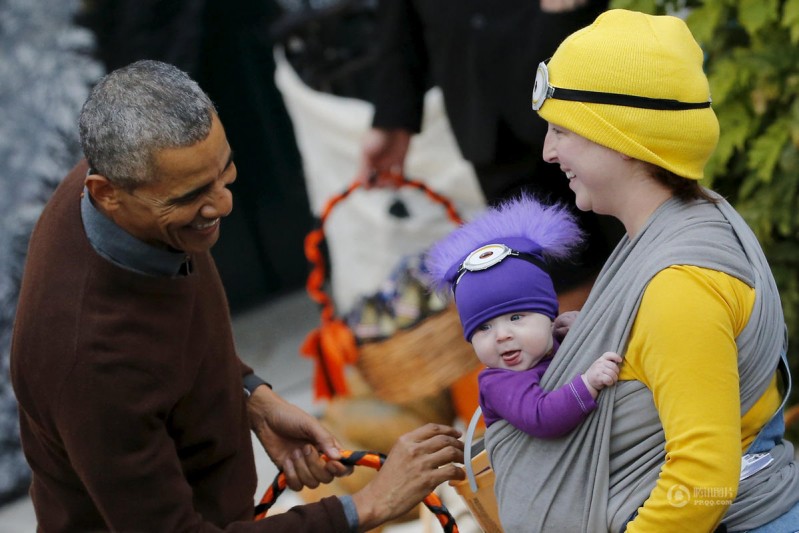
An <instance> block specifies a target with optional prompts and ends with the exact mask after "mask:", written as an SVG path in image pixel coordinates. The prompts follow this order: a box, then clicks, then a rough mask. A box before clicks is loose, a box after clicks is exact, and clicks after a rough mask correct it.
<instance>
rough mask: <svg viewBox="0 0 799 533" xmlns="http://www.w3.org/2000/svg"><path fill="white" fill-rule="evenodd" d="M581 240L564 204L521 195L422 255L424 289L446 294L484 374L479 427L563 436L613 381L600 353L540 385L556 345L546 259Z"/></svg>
mask: <svg viewBox="0 0 799 533" xmlns="http://www.w3.org/2000/svg"><path fill="white" fill-rule="evenodd" d="M581 242H582V234H581V232H580V229H579V227H578V226H577V223H576V222H575V220H574V218H573V217H572V215H571V214H570V213H569V211H568V210H567V209H566V208H565V207H562V206H559V205H555V206H545V205H542V204H540V203H538V202H537V201H536V200H534V199H533V198H531V197H529V196H522V197H520V198H519V199H515V200H508V201H506V202H505V203H503V204H501V205H499V206H497V207H493V208H490V209H489V210H488V211H486V212H485V213H484V214H482V215H481V216H480V217H478V218H476V219H475V220H473V221H471V222H469V223H467V224H465V225H463V226H461V227H460V228H458V229H457V230H455V231H454V232H452V233H451V234H449V235H448V236H447V237H445V238H444V239H442V240H441V241H439V242H437V243H436V244H435V245H434V246H433V247H432V248H431V249H430V251H429V252H428V253H427V255H426V258H425V260H426V267H427V269H428V270H429V272H430V275H431V278H432V280H431V283H432V285H433V287H434V288H435V289H437V290H445V289H448V290H450V291H451V293H452V295H453V297H454V299H455V305H456V307H457V309H458V315H459V316H460V320H461V325H462V326H463V334H464V337H465V338H466V340H467V341H469V342H471V344H472V346H473V347H474V351H475V353H476V354H477V357H478V358H479V359H480V361H481V362H482V363H483V364H485V365H486V367H487V368H486V369H484V370H483V371H482V372H481V373H480V375H479V377H478V383H479V390H480V396H479V403H480V407H481V409H482V411H483V418H484V419H485V423H486V426H490V425H491V424H493V423H494V422H496V421H497V420H499V419H504V420H506V421H508V422H509V423H510V424H512V425H513V426H515V427H516V428H518V429H520V430H522V431H524V432H526V433H528V434H529V435H531V436H533V437H538V438H555V437H559V436H562V435H565V434H567V433H569V432H570V431H571V430H573V429H574V428H575V427H577V426H578V425H579V424H580V423H581V422H582V421H583V420H584V419H585V418H586V416H587V415H588V414H589V413H590V412H591V411H592V410H594V409H595V408H596V398H597V396H598V395H599V391H600V390H602V389H603V388H605V387H608V386H611V385H613V384H615V383H616V381H617V380H618V377H619V364H621V361H622V359H621V357H620V356H619V355H618V354H617V353H614V352H605V353H604V354H602V355H601V356H600V357H599V358H598V359H597V360H596V361H594V363H593V364H592V365H591V366H590V367H589V368H588V369H587V370H586V371H585V373H583V374H582V375H578V376H576V377H575V378H574V379H573V380H572V381H571V382H569V383H567V384H566V385H564V386H562V387H560V388H558V389H555V390H552V391H547V390H544V389H543V388H541V386H540V381H541V378H542V376H543V375H544V372H545V371H546V369H547V368H548V367H549V364H550V363H551V362H552V357H553V355H554V354H555V352H556V351H557V349H558V346H559V341H558V338H556V336H555V334H554V325H553V324H554V321H555V318H556V316H557V314H558V300H557V296H556V294H555V288H554V285H553V282H552V279H551V277H550V275H549V273H548V271H547V265H546V260H547V259H564V258H566V257H567V256H568V255H569V253H570V252H571V250H572V249H573V248H575V247H576V246H578V245H579V244H581ZM569 318H573V317H572V316H570V317H569Z"/></svg>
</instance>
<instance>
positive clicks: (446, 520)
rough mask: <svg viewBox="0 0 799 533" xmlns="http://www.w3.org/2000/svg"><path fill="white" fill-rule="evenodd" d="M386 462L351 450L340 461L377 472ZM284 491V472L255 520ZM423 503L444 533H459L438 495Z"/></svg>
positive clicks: (257, 509)
mask: <svg viewBox="0 0 799 533" xmlns="http://www.w3.org/2000/svg"><path fill="white" fill-rule="evenodd" d="M322 457H323V458H324V459H325V460H329V459H328V457H327V456H326V455H323V456H322ZM385 461H386V456H385V455H384V454H382V453H378V452H366V451H350V450H342V451H341V459H339V462H341V463H342V464H345V465H347V466H368V467H370V468H374V469H375V470H380V468H381V467H382V466H383V463H384V462H385ZM284 490H286V475H285V474H284V473H283V472H278V474H277V476H276V477H275V480H274V481H272V484H271V485H270V486H269V488H267V489H266V492H265V493H264V497H263V498H261V502H260V503H259V504H258V505H256V506H255V520H261V519H263V518H265V517H266V514H267V513H268V512H269V509H270V508H271V507H272V506H273V505H274V504H275V501H276V500H277V498H278V496H280V495H281V494H282V493H283V491H284ZM422 503H424V504H425V506H426V507H427V508H428V509H430V511H431V512H432V513H433V514H434V515H435V516H436V518H437V519H438V523H439V524H441V528H442V529H443V530H444V533H458V524H456V523H455V518H454V517H453V516H452V514H451V513H450V512H449V510H448V509H447V508H446V506H445V505H444V503H443V502H442V501H441V498H439V497H438V495H436V493H434V492H431V493H430V494H428V495H427V496H426V497H425V498H424V500H422Z"/></svg>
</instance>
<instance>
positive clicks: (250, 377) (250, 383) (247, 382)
mask: <svg viewBox="0 0 799 533" xmlns="http://www.w3.org/2000/svg"><path fill="white" fill-rule="evenodd" d="M242 381H243V382H244V395H245V396H247V397H248V398H249V397H250V396H252V393H253V392H255V389H257V388H258V387H260V386H261V385H266V386H267V387H269V388H270V389H271V388H272V385H270V384H269V383H267V382H266V381H264V380H263V379H261V378H260V377H258V376H257V375H256V374H255V372H253V373H252V374H247V375H246V376H244V379H243V380H242Z"/></svg>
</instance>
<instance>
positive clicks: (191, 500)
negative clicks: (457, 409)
mask: <svg viewBox="0 0 799 533" xmlns="http://www.w3.org/2000/svg"><path fill="white" fill-rule="evenodd" d="M80 133H81V143H82V146H83V151H84V154H85V156H86V159H87V161H85V162H82V163H80V164H78V166H76V167H75V168H74V169H73V170H72V172H71V173H70V174H69V175H68V176H67V177H66V179H65V180H64V182H63V183H62V184H61V186H60V187H59V188H58V189H57V190H56V192H55V193H54V195H53V197H52V198H51V200H50V202H49V203H48V205H47V207H46V208H45V210H44V212H43V213H42V216H41V217H40V219H39V222H38V224H37V227H36V229H35V230H34V233H33V235H32V237H31V243H30V250H29V253H28V258H27V264H26V269H25V274H24V278H23V283H22V289H21V293H20V300H19V306H18V311H17V317H16V326H15V330H14V337H13V341H12V343H13V344H12V353H11V373H12V382H13V385H14V390H15V392H16V395H17V399H18V401H19V406H20V429H21V436H22V444H23V449H24V451H25V455H26V457H27V459H28V462H29V464H30V466H31V469H32V472H33V482H32V485H31V491H30V492H31V497H32V500H33V504H34V508H35V510H36V516H37V521H38V524H39V530H40V531H44V532H50V531H70V532H71V531H98V530H112V531H126V532H127V531H136V532H140V531H141V532H159V531H164V532H173V531H221V530H225V531H276V532H279V531H291V532H292V533H296V532H300V531H309V532H311V531H313V532H326V531H365V530H367V529H371V528H373V527H375V526H377V525H379V524H381V523H383V522H385V521H387V520H390V519H392V518H395V517H397V516H399V515H401V514H403V513H404V512H406V511H408V510H409V509H410V508H412V507H413V506H414V505H416V504H417V503H418V502H420V501H421V499H422V498H423V497H424V496H425V495H426V494H427V493H428V492H429V491H430V490H432V489H433V488H434V487H435V486H437V485H438V484H440V483H442V482H444V481H447V480H450V479H461V478H462V477H463V474H462V473H461V470H460V469H458V468H456V467H455V466H454V465H452V464H451V463H452V462H453V461H461V460H462V444H461V443H460V442H459V441H458V440H457V437H458V436H459V434H458V432H457V431H456V430H454V429H453V428H449V427H445V426H437V425H432V424H430V425H427V426H424V427H422V428H419V429H418V430H416V431H413V432H411V433H409V434H407V435H405V436H403V437H402V438H400V439H399V441H398V443H397V445H396V446H395V447H394V449H393V450H392V451H391V453H390V454H389V458H388V459H387V461H386V463H385V465H384V467H383V468H382V469H381V470H380V472H379V473H378V475H377V476H376V477H375V479H374V481H373V482H372V483H370V484H369V485H367V486H366V487H364V488H363V489H362V490H361V491H359V492H358V493H356V494H354V495H352V496H343V497H332V498H326V499H323V500H322V501H320V502H318V503H314V504H309V505H304V506H300V507H296V508H294V509H292V510H291V511H289V512H286V513H283V514H280V515H276V516H274V517H270V518H267V519H265V520H263V521H261V522H252V517H253V498H254V491H255V487H256V477H255V465H254V461H253V453H252V447H251V440H250V433H249V432H250V430H251V429H252V430H253V431H255V432H256V434H257V435H258V438H259V439H260V441H261V443H262V444H263V445H264V447H265V449H266V451H267V453H268V454H269V456H270V457H271V458H272V460H273V461H274V462H275V463H276V464H277V465H278V466H279V467H280V468H282V469H283V470H284V471H285V472H286V474H287V477H288V484H289V486H290V487H291V488H293V489H299V488H300V487H302V486H310V487H315V486H317V485H318V484H319V483H320V482H329V481H331V480H332V479H333V477H334V476H340V475H346V474H348V473H349V471H350V469H348V468H347V467H345V466H344V465H343V464H342V463H341V462H339V461H336V460H335V459H337V458H340V454H339V449H338V443H337V442H336V440H335V438H334V437H333V436H332V435H331V434H330V433H329V432H328V431H327V430H326V429H324V428H323V427H322V426H321V425H320V424H319V423H318V422H317V421H316V419H314V418H313V417H312V416H310V415H308V414H307V413H305V412H303V411H302V410H300V409H299V408H297V407H296V406H293V405H291V404H289V403H287V402H285V401H284V400H283V399H281V398H280V397H279V396H277V395H276V394H275V393H274V392H273V391H272V390H271V388H270V387H269V386H268V385H267V384H266V383H265V382H263V381H262V380H260V379H259V378H258V377H257V376H255V375H254V374H253V372H252V369H250V368H249V367H247V366H246V365H244V364H243V363H242V362H241V361H240V360H239V358H238V357H237V355H236V352H235V347H234V343H233V336H232V331H231V326H230V316H229V312H228V307H227V301H226V298H225V294H224V291H223V288H222V284H221V282H220V279H219V276H218V274H217V271H216V268H215V266H214V262H213V260H212V258H211V255H210V253H209V249H210V248H211V246H213V244H214V243H215V242H216V240H217V238H218V236H219V225H220V221H221V219H222V218H223V217H225V216H226V215H228V214H229V213H230V211H231V209H232V200H231V195H230V191H229V190H228V189H227V186H228V185H229V184H230V183H232V182H233V180H235V179H236V166H235V164H234V162H233V156H232V151H231V149H230V146H229V145H228V142H227V139H226V136H225V132H224V128H223V127H222V124H221V123H220V121H219V118H218V116H217V114H216V112H215V109H214V106H213V104H212V103H211V101H210V100H209V99H208V97H207V95H205V93H203V91H202V90H201V89H200V88H199V87H198V86H197V84H196V83H195V82H193V81H192V80H191V79H189V78H188V76H186V75H185V73H183V72H181V71H179V70H178V69H175V68H174V67H172V66H170V65H166V64H164V63H159V62H155V61H140V62H137V63H134V64H132V65H129V66H127V67H124V68H122V69H119V70H117V71H114V72H112V73H111V74H109V75H108V76H106V77H105V78H104V79H103V80H101V81H100V82H99V83H98V84H97V86H95V88H94V89H93V91H92V93H91V95H90V96H89V98H88V100H87V101H86V103H85V104H84V107H83V110H82V112H81V118H80ZM321 453H324V454H326V455H327V456H328V457H330V458H332V460H330V461H325V460H324V459H323V458H322V457H321V455H320V454H321Z"/></svg>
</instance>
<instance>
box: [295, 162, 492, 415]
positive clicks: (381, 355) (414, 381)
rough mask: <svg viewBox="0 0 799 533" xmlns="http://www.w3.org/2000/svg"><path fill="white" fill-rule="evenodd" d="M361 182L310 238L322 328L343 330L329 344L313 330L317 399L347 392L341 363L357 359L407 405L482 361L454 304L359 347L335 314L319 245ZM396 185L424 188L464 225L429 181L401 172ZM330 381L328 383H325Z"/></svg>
mask: <svg viewBox="0 0 799 533" xmlns="http://www.w3.org/2000/svg"><path fill="white" fill-rule="evenodd" d="M361 186H362V185H361V184H360V183H358V182H354V183H353V184H352V185H350V186H349V187H348V188H347V189H346V190H345V191H344V192H342V193H341V194H339V195H337V196H334V197H333V198H331V199H330V200H329V201H328V202H327V204H326V205H325V206H324V208H323V209H322V214H321V217H320V224H319V227H318V228H317V229H316V230H314V231H312V232H311V233H309V234H308V236H307V237H306V239H305V254H306V257H307V258H308V260H309V261H310V262H311V263H312V264H313V265H314V268H313V269H312V271H311V273H310V274H309V276H308V281H307V283H306V288H307V290H308V294H309V295H310V297H311V298H312V299H313V300H315V301H316V302H318V303H319V304H321V305H322V317H321V318H322V326H321V328H320V330H319V331H322V330H325V328H329V327H335V329H336V331H337V333H336V334H335V335H330V336H329V337H326V338H327V339H330V338H334V339H336V340H335V342H333V341H330V342H327V343H325V342H321V343H320V342H318V337H315V336H314V335H315V333H312V334H311V335H309V339H311V342H309V341H308V340H306V343H305V345H304V348H303V350H302V353H304V354H305V355H308V356H310V357H313V358H315V359H317V378H316V379H315V383H317V397H324V396H328V397H332V396H334V395H336V394H342V393H344V394H346V391H345V389H346V385H345V384H342V381H343V378H342V371H341V363H340V362H341V361H342V360H344V361H345V362H347V363H355V366H356V367H357V368H358V369H359V370H360V372H361V373H362V375H363V377H364V379H365V381H366V382H367V383H368V384H369V386H370V387H372V388H373V389H374V392H375V394H376V395H377V396H378V397H379V398H381V399H383V400H385V401H389V402H393V403H406V402H410V401H413V400H418V399H420V398H424V397H427V396H431V395H433V394H436V393H439V392H441V391H442V390H444V389H445V388H447V387H449V386H450V385H452V384H453V383H454V382H455V381H457V380H458V379H459V378H461V377H463V376H465V375H466V374H468V373H470V372H473V371H474V370H475V369H476V367H477V366H478V365H479V360H478V359H477V357H476V356H475V355H474V350H473V349H472V346H471V345H470V344H469V343H468V342H466V341H465V340H464V339H463V334H462V329H461V326H460V321H459V319H458V314H457V311H456V310H455V307H454V306H450V307H448V308H446V309H445V310H443V311H440V312H438V313H436V314H434V315H431V316H429V317H427V318H425V319H424V320H422V321H421V322H419V323H418V324H416V325H414V326H413V327H410V328H407V329H401V330H399V331H397V332H396V333H395V334H394V335H392V336H391V337H389V338H388V339H386V340H382V341H375V342H369V343H365V344H363V345H361V346H359V347H357V348H356V347H355V337H354V335H353V334H352V332H351V331H349V328H348V327H347V326H346V325H345V324H344V323H343V321H342V320H340V319H338V318H336V317H335V311H334V306H333V302H332V299H331V298H330V297H329V296H328V294H327V293H326V292H325V290H324V280H325V272H326V265H325V258H324V255H323V254H322V253H320V250H319V246H320V244H321V243H322V241H323V240H324V224H325V221H326V220H327V217H328V215H329V214H330V212H331V211H332V210H333V208H334V207H335V206H336V205H338V203H339V202H341V201H342V200H344V199H345V198H347V197H348V196H349V195H350V194H351V193H352V192H353V191H355V190H357V189H358V188H360V187H361ZM396 186H398V187H400V186H402V187H406V186H407V187H411V188H414V189H417V190H420V191H421V192H423V193H424V194H425V196H426V197H427V198H429V199H430V200H431V201H433V202H434V203H437V204H439V205H441V206H442V207H443V208H444V211H445V212H446V215H447V217H448V218H449V219H450V220H451V221H452V222H453V223H454V224H456V225H457V224H460V223H461V218H460V215H459V214H458V213H457V211H456V210H455V207H454V206H453V204H452V202H450V201H449V199H447V198H446V197H444V196H442V195H440V194H438V193H437V192H435V191H433V190H431V189H429V188H428V187H427V186H426V185H424V184H423V183H421V182H419V181H415V180H409V179H407V178H404V177H402V176H396ZM342 330H346V331H342ZM323 337H324V335H323ZM331 344H332V345H333V346H331ZM339 348H341V349H339ZM356 351H357V353H356ZM325 383H327V384H328V385H325V386H321V387H320V384H323V385H324V384H325ZM335 384H339V385H335ZM320 391H321V392H320Z"/></svg>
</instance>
